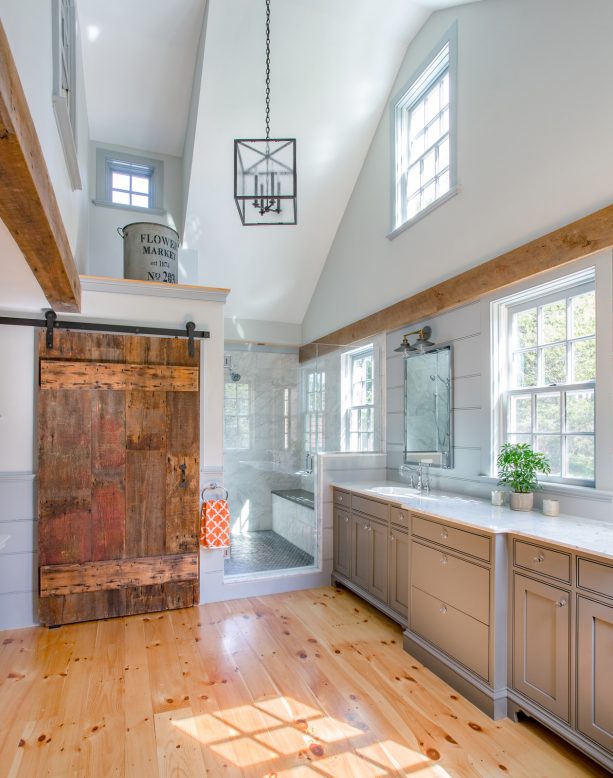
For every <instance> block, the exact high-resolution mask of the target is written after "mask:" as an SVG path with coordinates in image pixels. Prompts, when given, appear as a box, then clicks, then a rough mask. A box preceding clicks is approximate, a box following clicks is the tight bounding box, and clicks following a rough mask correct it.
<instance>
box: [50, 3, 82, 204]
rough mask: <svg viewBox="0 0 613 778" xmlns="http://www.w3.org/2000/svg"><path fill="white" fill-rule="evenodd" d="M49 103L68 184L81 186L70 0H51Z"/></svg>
mask: <svg viewBox="0 0 613 778" xmlns="http://www.w3.org/2000/svg"><path fill="white" fill-rule="evenodd" d="M51 33H52V52H53V91H52V102H53V111H54V113H55V120H56V122H57V127H58V132H59V134H60V140H61V143H62V150H63V152H64V158H65V160H66V167H67V169H68V176H69V179H70V184H71V186H72V188H73V190H74V189H82V188H83V185H82V183H81V173H80V171H79V161H78V157H77V84H76V74H77V68H76V57H77V40H78V39H77V15H76V9H75V6H74V0H52V6H51Z"/></svg>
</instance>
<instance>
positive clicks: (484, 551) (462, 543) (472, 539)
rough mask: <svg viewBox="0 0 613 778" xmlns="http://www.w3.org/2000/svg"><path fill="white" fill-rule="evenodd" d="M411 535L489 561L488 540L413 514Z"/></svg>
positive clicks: (483, 536)
mask: <svg viewBox="0 0 613 778" xmlns="http://www.w3.org/2000/svg"><path fill="white" fill-rule="evenodd" d="M413 535H418V536H419V537H422V538H425V539H426V540H432V541H433V542H434V543H439V544H440V545H442V546H447V547H448V548H453V549H454V550H455V551H461V552H462V553H463V554H469V555H470V556H474V557H477V559H483V560H484V561H485V562H489V561H490V539H489V538H488V537H486V536H485V535H477V534H476V533H474V532H467V531H466V530H463V529H458V528H457V527H454V526H452V525H450V524H444V523H442V522H438V521H432V520H431V519H424V518H422V517H421V516H417V515H416V514H413Z"/></svg>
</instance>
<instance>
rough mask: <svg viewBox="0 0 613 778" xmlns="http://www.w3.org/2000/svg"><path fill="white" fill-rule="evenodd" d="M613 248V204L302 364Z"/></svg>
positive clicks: (397, 309)
mask: <svg viewBox="0 0 613 778" xmlns="http://www.w3.org/2000/svg"><path fill="white" fill-rule="evenodd" d="M612 246H613V205H608V206H607V207H606V208H602V209H601V210H599V211H596V212H595V213H592V214H590V215H589V216H585V217H583V218H581V219H578V220H577V221H575V222H572V223H571V224H568V225H566V226H565V227H561V228H560V229H557V230H554V231H553V232H550V233H548V234H547V235H543V236H542V237H540V238H536V239H535V240H532V241H530V242H529V243H525V244H524V245H523V246H519V247H518V248H515V249H512V250H511V251H507V252H506V253H505V254H501V255H500V256H498V257H496V258H495V259H490V260H489V261H487V262H484V263H482V264H481V265H477V266H476V267H473V268H471V269H470V270H467V271H465V272H464V273H460V274H459V275H457V276H453V278H448V279H447V280H446V281H442V282H441V283H440V284H436V285H435V286H432V287H430V288H429V289H425V290H424V291H423V292H418V293H417V294H414V295H412V296H411V297H407V298H406V299H405V300H400V301H399V302H397V303H394V304H393V305H390V306H388V307H387V308H383V309H382V310H380V311H377V312H376V313H373V314H370V316H366V317H364V318H363V319H359V320H358V321H355V322H353V323H352V324H348V325H347V326H346V327H341V329H338V330H336V331H335V332H331V333H330V334H329V335H325V336H324V337H322V338H319V339H318V340H315V341H313V342H312V343H308V344H306V345H304V346H302V348H301V349H300V362H305V361H307V360H309V359H313V358H315V357H316V356H318V355H319V356H321V355H322V347H326V348H327V351H330V350H332V349H333V347H334V346H338V345H345V344H350V343H355V342H356V341H358V340H362V339H364V338H369V337H372V336H373V335H376V334H378V333H381V332H386V331H390V330H395V329H399V328H400V327H404V326H406V325H408V324H411V323H413V322H418V321H421V320H423V319H426V318H428V317H430V316H436V315H438V314H440V313H443V312H445V311H449V310H451V309H452V308H458V307H460V306H461V305H466V304H467V303H471V302H474V301H475V300H478V299H479V298H481V297H483V296H484V295H486V294H490V293H491V292H495V291H496V290H498V289H502V288H503V287H505V286H509V285H510V284H514V283H516V282H518V281H521V280H523V279H524V278H530V277H531V276H536V275H539V274H540V273H545V272H546V271H548V270H552V269H553V268H556V267H560V266H561V265H565V264H567V263H569V262H573V261H574V260H576V259H580V258H581V257H587V256H589V255H590V254H595V253H596V252H597V251H602V250H603V249H607V248H611V247H612Z"/></svg>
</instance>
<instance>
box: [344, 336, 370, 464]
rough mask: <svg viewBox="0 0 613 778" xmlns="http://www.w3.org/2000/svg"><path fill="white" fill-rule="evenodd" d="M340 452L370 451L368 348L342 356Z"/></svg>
mask: <svg viewBox="0 0 613 778" xmlns="http://www.w3.org/2000/svg"><path fill="white" fill-rule="evenodd" d="M345 360H346V363H345V384H346V391H345V392H344V394H345V396H346V398H347V399H346V407H345V412H344V423H345V430H344V433H345V434H344V438H345V441H344V450H345V451H373V450H374V442H375V397H374V393H375V380H374V349H373V346H372V344H371V345H368V346H366V347H365V348H361V349H358V350H356V351H352V352H349V353H348V354H346V355H345Z"/></svg>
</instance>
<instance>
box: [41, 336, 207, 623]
mask: <svg viewBox="0 0 613 778" xmlns="http://www.w3.org/2000/svg"><path fill="white" fill-rule="evenodd" d="M195 346H196V349H195V355H194V356H193V357H190V356H189V355H188V344H187V341H186V340H184V339H171V338H148V337H141V336H124V335H104V334H102V335H101V334H94V333H73V332H58V331H56V332H54V344H53V348H52V349H47V347H46V345H45V333H44V332H41V333H40V334H39V362H40V389H39V395H38V445H39V459H38V516H39V522H38V536H39V544H38V553H39V583H40V600H39V602H40V608H39V611H40V620H41V623H43V624H48V625H56V624H66V623H69V622H75V621H86V620H89V619H100V618H107V617H109V616H123V615H127V614H131V613H144V612H147V611H159V610H165V609H168V608H182V607H185V606H188V605H192V604H194V603H197V602H198V592H199V581H198V577H199V576H198V558H199V557H198V512H199V494H198V492H199V471H200V468H199V451H200V441H199V427H200V424H199V405H200V404H199V392H198V384H199V368H198V366H199V362H200V360H199V344H198V343H196V344H195Z"/></svg>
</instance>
